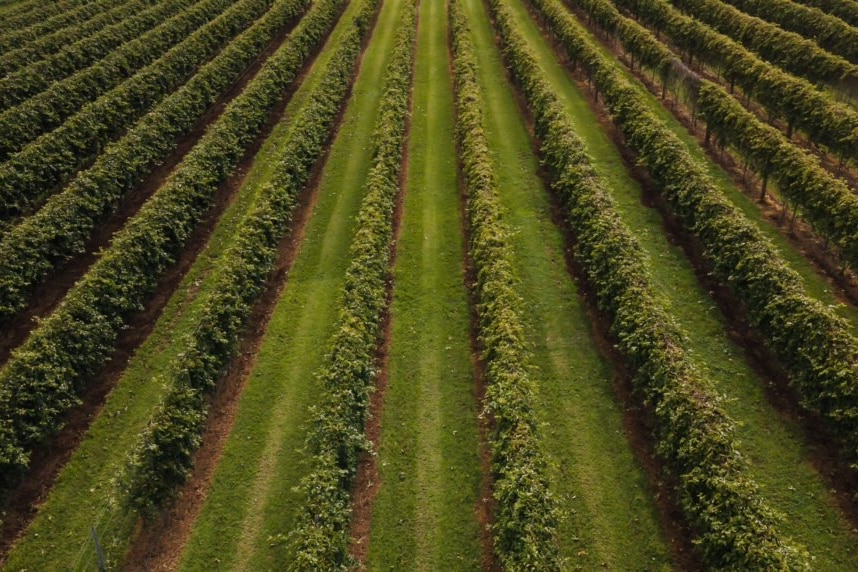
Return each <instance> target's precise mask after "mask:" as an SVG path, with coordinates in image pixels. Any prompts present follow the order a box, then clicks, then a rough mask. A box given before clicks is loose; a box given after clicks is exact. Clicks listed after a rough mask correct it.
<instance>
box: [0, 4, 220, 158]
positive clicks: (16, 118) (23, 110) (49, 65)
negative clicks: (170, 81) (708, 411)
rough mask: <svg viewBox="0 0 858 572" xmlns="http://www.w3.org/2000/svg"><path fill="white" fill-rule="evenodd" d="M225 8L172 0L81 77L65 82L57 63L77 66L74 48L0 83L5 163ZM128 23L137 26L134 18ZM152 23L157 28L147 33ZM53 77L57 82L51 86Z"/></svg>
mask: <svg viewBox="0 0 858 572" xmlns="http://www.w3.org/2000/svg"><path fill="white" fill-rule="evenodd" d="M227 5H228V4H227V3H213V2H207V1H206V0H202V1H200V0H171V1H169V2H165V3H163V4H161V5H159V6H158V7H156V8H154V12H155V13H154V14H151V15H150V14H148V13H147V14H145V15H144V16H145V17H144V19H143V20H142V23H143V24H145V25H144V27H142V28H140V29H139V30H137V31H138V32H139V33H141V34H143V35H142V36H141V37H139V38H138V39H136V40H133V41H131V42H129V43H127V44H125V45H123V46H121V47H120V48H119V49H117V50H115V51H114V52H112V53H110V54H108V55H107V56H106V57H105V58H104V59H102V60H101V61H99V62H97V63H95V65H93V66H91V67H88V68H86V69H84V70H82V71H80V72H79V73H76V74H73V75H71V76H70V77H66V78H65V79H62V78H63V77H65V75H66V74H65V73H64V72H62V71H61V70H63V69H64V65H63V64H62V62H60V61H55V60H57V59H58V58H59V59H62V58H63V57H64V56H65V55H69V58H70V59H69V60H68V61H69V62H72V63H71V65H72V66H74V65H75V64H74V63H73V60H74V58H75V50H74V49H72V50H69V52H68V53H67V54H59V55H58V56H57V58H48V59H47V60H44V61H42V62H39V63H38V64H35V65H33V66H30V67H28V68H26V69H24V70H20V71H19V72H18V73H14V74H12V75H9V76H7V77H5V78H3V79H0V108H2V109H3V112H2V113H0V129H2V133H3V135H2V136H0V160H6V159H7V158H8V156H9V155H11V154H13V153H15V152H16V151H19V150H20V149H21V148H23V147H24V146H25V145H26V144H27V143H29V142H30V141H32V140H34V139H36V138H37V137H38V136H39V135H41V134H43V133H46V132H48V131H50V130H52V129H54V128H56V127H58V126H59V125H61V124H62V123H63V121H65V120H66V119H67V118H68V117H69V116H71V115H73V114H75V113H77V112H78V111H79V110H80V108H81V107H83V106H84V105H86V103H88V102H90V101H94V100H95V99H97V98H98V97H99V96H100V95H102V94H103V93H104V92H106V91H109V90H110V89H113V88H114V87H116V86H117V85H119V84H120V83H122V82H123V81H125V80H127V79H128V78H129V77H131V76H133V75H134V74H136V73H138V72H139V71H140V69H141V68H143V67H145V66H148V65H150V64H151V63H152V62H154V61H156V60H157V59H158V58H160V57H162V56H163V54H164V52H166V51H167V50H169V49H170V48H172V47H173V46H175V45H176V44H178V43H179V42H181V41H182V40H183V39H184V38H186V37H187V36H188V35H189V34H191V33H193V31H194V30H196V29H197V28H199V27H200V26H202V25H203V24H205V23H206V22H208V21H209V20H211V19H212V18H214V17H215V16H217V15H218V14H219V13H220V12H221V11H223V10H224V9H225V7H226V6H227ZM218 7H220V10H218V9H217V8H218ZM147 12H150V11H147ZM151 16H154V17H155V18H154V19H151ZM164 20H166V21H164ZM129 22H134V24H133V25H134V26H136V25H137V19H136V18H133V19H131V20H129ZM152 25H157V27H156V28H154V29H152V30H150V31H148V32H147V31H146V30H148V29H149V27H151V26H152ZM55 64H56V65H55ZM55 76H56V77H55ZM53 79H56V80H57V81H55V82H54V83H51V81H52V80H53Z"/></svg>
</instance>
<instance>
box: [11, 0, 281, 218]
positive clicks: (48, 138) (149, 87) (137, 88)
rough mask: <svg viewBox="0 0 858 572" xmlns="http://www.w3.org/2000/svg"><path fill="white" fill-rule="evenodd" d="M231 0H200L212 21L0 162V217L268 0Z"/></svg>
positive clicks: (50, 189) (96, 147)
mask: <svg viewBox="0 0 858 572" xmlns="http://www.w3.org/2000/svg"><path fill="white" fill-rule="evenodd" d="M234 2H235V0H206V2H205V3H204V4H202V5H200V8H205V10H204V11H205V16H202V15H201V16H200V17H201V18H204V19H206V20H208V19H212V18H214V19H213V21H211V22H209V23H208V24H205V25H204V26H203V27H202V28H200V29H198V30H197V31H195V32H194V33H193V34H192V35H191V36H189V37H188V38H187V39H185V40H183V41H182V42H180V43H178V44H176V45H175V46H173V47H172V48H171V49H170V50H169V51H168V52H167V53H166V54H164V55H163V56H162V57H161V58H159V59H158V60H157V61H155V62H154V63H152V64H151V65H150V66H148V67H146V68H145V69H143V70H142V71H140V72H139V73H138V74H136V75H135V76H134V77H132V78H131V79H129V80H128V81H126V82H124V83H122V84H121V85H119V86H117V87H115V88H114V89H113V90H111V91H109V92H108V93H106V94H104V95H103V96H101V97H99V98H98V99H96V100H95V101H93V102H91V103H88V104H87V105H85V106H84V107H83V109H81V110H80V112H78V113H76V114H75V115H73V116H72V117H71V118H70V119H69V120H68V121H66V122H65V123H64V124H63V125H61V126H60V127H58V128H57V129H55V130H54V131H51V132H50V133H45V134H44V135H42V136H41V137H39V138H38V139H36V140H35V141H33V142H32V143H30V144H28V145H27V146H26V147H24V148H23V149H22V150H21V151H19V152H18V153H15V154H14V155H12V156H11V157H10V158H9V160H8V161H6V162H5V163H3V164H2V165H0V220H9V219H15V218H17V217H19V216H21V215H25V214H28V213H30V212H32V211H33V210H34V209H35V208H38V206H40V205H41V204H42V202H43V201H44V200H45V199H46V198H47V197H49V196H50V195H52V194H54V193H55V192H57V191H58V190H59V189H60V188H61V187H62V184H63V182H64V181H65V180H67V179H68V178H69V177H70V176H71V175H73V174H74V173H75V172H77V171H78V170H79V169H80V168H81V167H82V166H83V165H85V164H86V162H87V161H89V160H90V159H92V158H93V157H96V156H98V155H99V154H100V153H101V151H102V150H103V149H104V147H105V145H107V144H108V143H109V142H110V141H111V140H112V139H113V138H114V137H115V136H116V135H117V134H119V133H121V132H122V130H123V129H125V128H126V127H127V126H128V125H130V124H132V123H133V122H134V121H136V120H137V119H138V118H140V117H141V116H143V115H144V114H145V113H146V112H147V111H148V110H149V109H150V107H151V106H152V105H154V104H156V103H157V102H159V101H160V100H161V99H162V98H164V97H166V96H167V95H169V94H170V93H172V92H173V91H174V90H176V89H177V88H178V87H179V86H181V85H182V84H183V83H184V82H186V81H187V80H188V79H189V78H190V77H192V76H193V74H194V73H195V72H196V71H197V69H198V68H199V66H201V65H202V64H204V63H205V62H206V61H207V60H209V59H210V58H211V57H212V56H214V55H215V54H217V53H218V52H219V51H220V50H221V49H222V48H223V46H224V44H226V43H227V42H228V41H229V40H230V38H232V37H233V36H235V35H236V34H238V33H240V32H241V31H242V30H243V29H244V28H246V27H247V26H249V25H250V24H251V23H252V22H253V21H254V20H255V19H257V18H259V17H260V15H261V14H263V13H265V11H266V10H267V9H268V8H269V7H270V5H271V2H272V0H240V1H239V2H236V3H234ZM226 8H229V9H228V10H227V11H226V12H225V13H223V14H222V15H220V16H219V17H216V16H218V14H219V13H220V12H221V11H222V10H224V9H226Z"/></svg>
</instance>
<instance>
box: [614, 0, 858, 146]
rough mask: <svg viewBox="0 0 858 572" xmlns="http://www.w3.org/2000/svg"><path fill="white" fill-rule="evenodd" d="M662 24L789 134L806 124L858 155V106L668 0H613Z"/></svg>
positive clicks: (815, 135)
mask: <svg viewBox="0 0 858 572" xmlns="http://www.w3.org/2000/svg"><path fill="white" fill-rule="evenodd" d="M613 2H614V4H615V5H617V6H619V7H621V8H625V9H626V10H628V11H630V12H631V13H632V14H634V16H635V17H636V18H638V19H640V20H642V21H644V22H645V23H646V24H647V25H648V26H650V27H651V28H654V29H656V30H658V31H659V32H660V33H662V34H664V35H665V36H667V38H668V39H669V40H670V41H671V43H673V44H674V45H675V46H676V47H677V48H678V49H680V50H683V51H684V52H686V53H687V54H689V56H690V57H697V58H699V59H700V60H701V61H704V62H706V63H707V64H709V65H711V66H713V67H715V68H717V69H719V70H720V74H721V75H722V76H723V77H724V79H726V80H727V82H729V84H730V88H731V90H732V88H733V86H734V85H738V86H739V87H741V88H742V90H743V91H744V92H745V93H746V94H748V95H749V96H753V97H754V99H756V101H758V102H759V103H760V104H761V105H762V106H763V107H764V108H765V109H766V111H768V113H769V114H770V115H771V116H772V117H779V118H783V119H784V120H785V121H786V123H787V136H791V135H792V131H793V129H794V128H796V127H797V128H799V129H801V130H803V131H804V132H805V133H807V135H808V136H809V137H810V138H811V139H812V140H813V141H814V142H816V143H817V144H822V145H825V146H826V147H828V148H829V149H830V150H831V151H833V152H834V153H837V154H838V155H839V156H840V157H841V158H844V159H853V160H858V111H856V110H854V109H852V108H851V107H849V106H847V105H845V104H842V103H837V102H834V101H832V100H831V98H830V97H829V96H828V95H826V94H824V93H822V92H820V91H818V90H817V89H816V88H815V87H814V86H813V85H811V84H810V83H809V82H808V81H806V80H803V79H801V78H797V77H794V76H792V75H790V74H788V73H786V72H784V71H782V70H781V69H779V68H777V67H776V66H773V65H771V64H769V63H767V62H765V61H763V60H761V59H760V58H758V57H756V56H755V55H754V54H752V53H751V52H749V51H748V50H747V49H745V48H744V47H742V46H741V45H739V44H738V43H736V42H735V41H733V40H731V39H730V38H727V37H726V36H724V35H723V34H719V33H718V32H716V31H714V30H713V29H712V28H710V27H709V26H707V25H706V24H703V23H701V22H699V21H697V20H695V19H694V18H691V17H689V16H686V15H684V14H682V13H681V12H679V11H678V10H677V9H676V8H674V7H673V6H671V5H670V3H668V2H666V1H665V0H613Z"/></svg>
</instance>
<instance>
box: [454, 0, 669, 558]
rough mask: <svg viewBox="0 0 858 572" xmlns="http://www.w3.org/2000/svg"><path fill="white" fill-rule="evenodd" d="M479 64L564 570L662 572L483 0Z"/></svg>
mask: <svg viewBox="0 0 858 572" xmlns="http://www.w3.org/2000/svg"><path fill="white" fill-rule="evenodd" d="M462 4H463V6H464V7H465V9H466V11H467V13H468V16H469V20H470V23H471V29H472V38H473V41H474V44H475V46H476V53H477V55H478V58H479V75H480V82H481V87H482V89H483V98H484V99H483V102H484V103H485V107H484V112H483V118H484V119H483V120H484V125H485V126H486V131H487V134H488V136H489V144H490V149H491V151H492V153H493V155H494V158H495V161H494V166H495V171H496V173H497V176H498V181H499V191H500V192H499V196H500V198H501V203H502V204H503V206H504V207H505V209H506V213H505V214H506V216H505V219H504V220H505V221H506V222H507V224H508V225H509V227H510V229H511V230H512V231H513V232H512V237H511V238H512V241H511V242H512V246H513V251H514V254H515V260H516V261H517V263H518V267H519V268H518V270H519V271H518V275H519V276H520V277H521V284H520V288H519V293H520V294H521V296H522V298H523V300H524V310H525V316H527V317H528V318H529V319H528V321H527V335H528V339H529V340H530V341H531V342H532V348H533V354H534V362H535V363H536V364H538V368H539V369H538V370H537V371H536V372H535V376H536V379H537V382H538V384H539V389H540V392H539V397H540V399H539V402H538V404H539V410H538V412H539V414H540V419H541V421H542V435H543V441H544V443H545V446H546V451H547V452H548V453H549V455H550V456H551V458H552V461H553V463H554V466H553V472H552V474H551V477H552V479H551V484H552V487H553V490H554V491H555V494H556V495H557V497H558V498H559V500H560V501H561V506H562V507H563V509H564V512H565V518H563V520H562V521H561V528H560V534H559V539H560V546H561V551H562V555H563V556H564V557H566V558H567V561H568V563H570V564H575V565H579V566H582V567H584V568H586V569H595V568H597V567H599V566H601V565H603V564H604V565H607V567H608V568H609V569H612V570H615V569H622V568H624V567H625V566H627V565H628V563H629V562H639V563H641V564H642V566H647V567H648V568H649V569H651V570H658V569H669V568H670V566H671V558H670V550H669V547H668V544H667V540H666V538H665V534H664V531H663V528H662V525H661V522H660V518H661V517H660V515H659V513H658V510H657V508H656V506H655V502H654V499H653V497H652V491H651V490H650V486H649V483H648V482H647V477H646V475H645V474H644V472H643V470H642V468H641V467H640V465H639V463H638V461H637V459H636V458H635V455H634V452H633V451H632V449H631V447H630V445H629V442H628V441H627V439H626V436H625V434H624V431H623V412H622V406H621V405H620V404H619V403H618V402H617V399H616V397H615V394H614V391H613V383H614V380H615V376H616V372H615V371H614V370H613V368H612V367H611V365H610V363H608V362H607V361H606V360H605V358H603V357H602V356H601V355H600V354H599V351H598V349H597V348H596V345H595V343H594V341H593V339H592V337H591V335H592V329H593V326H592V324H591V323H590V321H589V317H588V316H587V314H586V310H585V307H584V304H583V302H582V300H581V297H580V294H579V292H578V288H577V286H576V284H575V283H574V281H573V280H572V279H571V278H570V276H569V273H568V272H567V270H566V266H565V259H564V250H565V244H564V240H563V236H562V235H561V233H560V231H559V230H558V229H557V227H556V226H555V225H554V223H553V222H552V219H551V203H550V199H549V195H548V194H547V191H546V189H545V187H544V185H543V183H542V181H541V180H540V178H539V176H538V175H537V169H538V162H537V160H536V158H535V156H534V154H533V151H532V149H531V143H530V137H529V135H528V132H527V128H526V126H525V123H524V121H523V119H522V117H521V115H520V113H519V110H518V107H517V104H516V101H515V99H514V96H513V93H512V91H511V86H510V85H509V84H508V83H507V82H506V81H505V80H504V75H505V71H504V64H503V61H502V59H501V56H500V53H499V52H498V50H497V49H496V47H495V45H494V34H493V31H492V29H491V26H490V24H489V21H488V16H487V13H486V10H485V7H484V6H483V3H482V1H481V0H465V1H463V2H462Z"/></svg>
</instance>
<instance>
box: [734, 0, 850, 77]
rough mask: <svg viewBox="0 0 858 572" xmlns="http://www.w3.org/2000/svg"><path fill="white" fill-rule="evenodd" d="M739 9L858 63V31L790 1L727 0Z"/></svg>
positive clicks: (828, 16) (829, 16)
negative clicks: (809, 39)
mask: <svg viewBox="0 0 858 572" xmlns="http://www.w3.org/2000/svg"><path fill="white" fill-rule="evenodd" d="M726 1H727V2H728V3H729V4H732V5H733V6H735V7H736V8H738V9H739V10H741V11H743V12H747V13H748V14H751V15H753V16H757V17H759V18H763V19H764V20H768V21H769V22H773V23H775V24H777V25H778V26H780V27H781V28H783V29H785V30H791V31H793V32H797V33H799V34H801V35H802V36H804V37H805V38H811V39H812V40H813V41H814V42H816V43H817V44H819V45H820V46H822V47H823V48H825V49H826V50H828V51H830V52H833V53H835V54H839V55H841V56H843V57H844V58H846V59H848V60H849V61H851V62H855V63H858V28H853V27H852V26H850V25H848V24H847V23H846V22H844V21H842V20H840V19H838V18H835V17H834V16H831V15H829V14H826V13H825V12H823V11H821V10H817V9H815V8H808V7H807V6H802V5H801V4H798V3H796V2H792V1H791V0H726Z"/></svg>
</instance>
